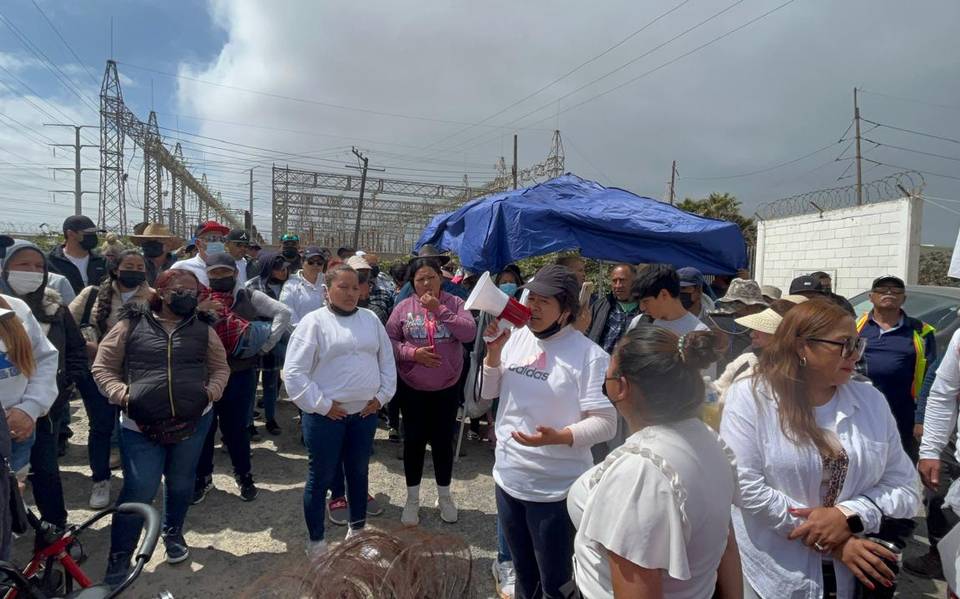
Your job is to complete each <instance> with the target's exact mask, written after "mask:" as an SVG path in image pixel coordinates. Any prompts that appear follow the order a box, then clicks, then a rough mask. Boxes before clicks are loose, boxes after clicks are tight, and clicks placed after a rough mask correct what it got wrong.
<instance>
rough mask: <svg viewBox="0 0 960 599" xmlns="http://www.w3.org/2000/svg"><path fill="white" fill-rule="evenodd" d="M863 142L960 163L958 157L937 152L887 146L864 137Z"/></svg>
mask: <svg viewBox="0 0 960 599" xmlns="http://www.w3.org/2000/svg"><path fill="white" fill-rule="evenodd" d="M863 140H864V141H869V142H870V143H872V144H877V146H880V147H884V148H893V149H894V150H903V151H904V152H913V153H914V154H922V155H924V156H933V157H936V158H943V159H944V160H954V161H956V162H960V158H958V157H957V156H946V155H944V154H937V153H935V152H924V151H923V150H915V149H913V148H905V147H903V146H895V145H893V144H887V143H882V142H879V141H873V140H872V139H868V138H866V137H864V138H863Z"/></svg>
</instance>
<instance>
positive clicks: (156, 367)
mask: <svg viewBox="0 0 960 599" xmlns="http://www.w3.org/2000/svg"><path fill="white" fill-rule="evenodd" d="M129 308H130V309H125V310H124V315H123V318H125V319H127V320H129V321H130V327H131V328H130V333H129V335H128V336H127V339H126V344H125V358H124V368H125V370H126V376H127V385H128V386H129V389H130V400H129V402H128V403H127V414H129V416H130V418H132V419H133V420H134V422H137V423H138V424H150V423H153V422H159V421H163V420H167V419H169V418H174V417H175V418H179V419H181V420H195V419H197V418H199V417H200V416H201V415H202V414H203V411H204V409H206V407H207V404H209V403H210V398H209V396H208V395H207V390H206V388H205V385H206V381H207V348H208V346H209V343H210V325H209V324H207V323H206V322H204V321H202V320H200V319H199V318H198V317H197V316H192V317H190V318H188V319H187V320H185V321H183V322H181V323H180V324H179V325H177V328H175V329H174V330H173V331H172V332H170V333H167V330H166V329H164V328H163V325H161V324H160V323H159V322H157V319H156V318H155V317H154V316H153V314H151V313H150V311H149V309H148V308H145V307H142V308H135V307H133V306H132V305H131V306H129Z"/></svg>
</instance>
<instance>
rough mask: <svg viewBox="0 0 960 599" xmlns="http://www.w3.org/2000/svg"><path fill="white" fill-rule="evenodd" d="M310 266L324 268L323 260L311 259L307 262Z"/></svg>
mask: <svg viewBox="0 0 960 599" xmlns="http://www.w3.org/2000/svg"><path fill="white" fill-rule="evenodd" d="M307 264H309V265H310V266H323V258H310V259H309V260H307Z"/></svg>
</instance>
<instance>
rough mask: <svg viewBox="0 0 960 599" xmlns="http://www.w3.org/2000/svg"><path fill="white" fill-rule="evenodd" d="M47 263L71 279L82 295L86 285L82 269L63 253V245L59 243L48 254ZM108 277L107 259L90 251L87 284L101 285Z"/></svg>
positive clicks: (55, 270)
mask: <svg viewBox="0 0 960 599" xmlns="http://www.w3.org/2000/svg"><path fill="white" fill-rule="evenodd" d="M47 264H48V265H49V267H50V270H52V271H53V272H55V273H59V274H61V275H63V276H65V277H67V280H68V281H70V286H71V287H73V292H74V293H76V294H77V295H80V292H81V291H83V288H84V287H86V285H84V284H83V277H82V276H81V275H80V271H79V270H77V267H76V266H74V265H73V262H70V260H69V259H68V258H67V256H66V254H64V253H63V246H62V245H58V246H57V247H55V248H53V250H51V252H50V253H49V254H48V255H47ZM105 278H107V260H106V258H104V257H103V256H101V255H99V254H95V253H93V252H90V261H89V262H88V263H87V285H99V284H100V283H102V282H103V280H104V279H105Z"/></svg>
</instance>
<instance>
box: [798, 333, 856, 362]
mask: <svg viewBox="0 0 960 599" xmlns="http://www.w3.org/2000/svg"><path fill="white" fill-rule="evenodd" d="M806 340H807V341H814V342H816V343H826V344H828V345H836V346H838V347H840V348H842V349H841V350H840V357H841V358H843V359H844V360H846V359H848V358H850V357H853V356H856V359H857V360H859V359H860V358H862V357H863V352H865V351H866V349H867V340H866V339H864V338H863V337H850V338H849V339H845V340H844V341H838V340H834V339H820V338H817V337H807V338H806Z"/></svg>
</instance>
